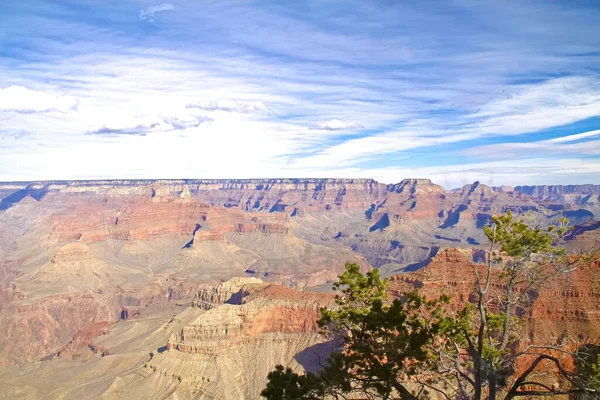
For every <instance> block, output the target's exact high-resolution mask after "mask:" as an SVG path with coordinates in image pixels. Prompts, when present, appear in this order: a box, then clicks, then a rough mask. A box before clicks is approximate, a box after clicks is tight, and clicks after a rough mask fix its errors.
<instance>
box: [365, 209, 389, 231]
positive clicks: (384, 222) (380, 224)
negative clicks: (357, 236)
mask: <svg viewBox="0 0 600 400" xmlns="http://www.w3.org/2000/svg"><path fill="white" fill-rule="evenodd" d="M388 226H390V217H389V216H388V215H387V213H386V214H383V215H382V216H381V218H379V221H377V223H376V224H375V225H373V226H372V227H370V228H369V232H373V231H377V230H379V231H382V230H384V229H385V228H387V227H388Z"/></svg>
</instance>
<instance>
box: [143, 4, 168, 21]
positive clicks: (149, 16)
mask: <svg viewBox="0 0 600 400" xmlns="http://www.w3.org/2000/svg"><path fill="white" fill-rule="evenodd" d="M175 9H176V8H175V6H174V5H173V4H171V3H162V4H157V5H154V6H150V7H148V8H146V9H144V10H140V19H143V20H148V21H154V18H155V17H156V14H157V13H161V12H165V11H173V10H175Z"/></svg>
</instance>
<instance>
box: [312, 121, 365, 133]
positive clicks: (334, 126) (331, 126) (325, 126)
mask: <svg viewBox="0 0 600 400" xmlns="http://www.w3.org/2000/svg"><path fill="white" fill-rule="evenodd" d="M362 128H364V127H363V126H362V125H361V124H359V123H356V122H344V121H341V120H339V119H337V118H334V119H332V120H330V121H326V122H322V123H320V124H318V125H317V127H316V128H315V129H321V130H324V131H348V130H356V129H362Z"/></svg>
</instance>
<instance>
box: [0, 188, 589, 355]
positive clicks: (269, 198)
mask: <svg viewBox="0 0 600 400" xmlns="http://www.w3.org/2000/svg"><path fill="white" fill-rule="evenodd" d="M597 189H598V188H597V187H595V186H589V187H588V186H585V187H581V188H579V187H574V188H571V187H569V188H567V189H564V188H563V189H552V190H550V191H549V193H550V192H552V193H562V195H561V197H560V198H558V200H553V197H552V196H551V195H550V194H544V193H545V192H544V191H541V192H539V190H538V189H535V190H533V189H531V190H529V189H527V190H525V189H522V190H523V191H519V189H518V188H516V189H515V190H511V188H503V189H502V190H501V191H494V190H492V189H491V188H489V187H487V186H485V185H483V184H481V183H478V182H476V183H474V184H472V185H466V186H464V187H462V188H459V189H456V190H452V191H448V190H444V189H443V188H442V187H441V186H439V185H436V184H434V183H432V182H431V181H429V180H427V179H405V180H402V181H400V182H399V183H397V184H393V185H385V184H381V183H378V182H376V181H374V180H370V179H264V180H158V181H150V180H142V181H138V180H114V181H110V180H106V181H72V182H27V183H0V321H3V324H0V353H1V354H0V357H4V359H5V360H8V361H0V362H16V361H18V362H25V361H32V360H36V359H40V358H42V357H45V356H48V355H50V354H54V353H55V352H56V351H58V350H59V349H60V348H62V347H63V346H65V345H67V344H68V343H69V341H71V340H72V338H73V335H74V334H75V333H76V332H78V331H80V330H82V329H85V328H86V327H87V326H88V325H91V324H96V323H102V322H114V321H116V320H119V318H132V317H133V316H135V315H136V314H137V313H139V312H141V311H142V310H143V309H144V307H146V306H147V305H152V304H163V303H164V302H168V301H170V300H172V299H174V298H177V296H188V300H190V301H191V300H192V297H193V295H194V292H193V291H191V289H190V288H198V287H201V286H202V285H207V284H210V285H214V284H218V283H219V282H223V281H226V280H228V279H230V278H232V277H254V278H256V279H260V280H263V281H268V282H272V283H279V284H283V285H286V286H289V287H293V288H299V289H304V288H308V287H312V286H320V285H323V284H325V283H327V282H328V281H332V280H334V279H335V278H336V277H337V275H338V274H339V273H340V272H342V270H343V268H344V263H345V262H346V261H351V262H357V263H359V264H360V265H361V266H362V268H363V270H365V271H366V270H368V269H369V268H372V267H377V268H381V271H382V273H384V274H394V273H396V272H397V271H400V270H403V271H413V270H416V269H419V268H421V267H422V266H423V265H425V264H426V263H427V261H428V260H429V259H430V258H432V257H433V256H435V255H436V254H437V253H438V252H439V251H440V250H443V249H444V248H447V247H459V248H462V249H472V248H477V247H478V246H480V245H483V244H485V240H486V239H485V236H484V235H483V232H482V229H481V227H482V226H483V225H485V224H486V223H487V222H488V221H489V218H490V217H491V216H492V215H494V214H498V213H502V212H505V211H506V210H507V209H512V210H515V211H517V212H518V211H526V210H534V211H536V210H540V209H541V208H542V207H548V208H551V209H553V210H559V209H561V210H564V211H565V214H566V215H567V214H568V213H570V214H568V215H567V216H569V217H571V216H572V217H573V218H575V220H576V221H577V223H582V224H584V225H582V226H581V228H580V230H578V231H577V234H576V236H577V237H578V238H579V239H578V242H577V243H580V244H582V243H588V242H589V243H592V242H594V241H595V240H596V239H594V238H595V237H596V236H597V235H596V234H595V232H596V228H594V227H593V226H592V225H593V223H592V222H590V221H594V220H592V218H593V217H594V216H595V217H596V218H598V217H600V206H599V205H598V204H599V203H598V202H597V193H596V192H594V191H597ZM527 191H529V193H531V195H530V194H527V193H525V192H527ZM538 192H539V193H541V194H539V193H538ZM538 194H539V196H538ZM594 196H596V197H594ZM538 197H539V198H541V199H542V200H540V199H539V198H538ZM553 207H554V208H553ZM585 223H587V225H585ZM590 224H592V225H590ZM590 227H591V228H590ZM588 228H589V229H588ZM584 239H585V240H584ZM573 243H575V242H573ZM183 282H185V284H183ZM64 296H67V297H64ZM205 296H207V297H206V299H199V300H202V301H206V302H209V303H211V302H213V300H214V301H215V302H216V303H218V304H220V303H221V302H223V301H224V299H223V296H224V295H223V294H222V293H221V294H219V293H213V294H209V293H206V294H205ZM65 298H70V299H71V300H70V302H71V304H64V303H65V300H64V299H65ZM197 300H198V299H197ZM225 300H226V299H225ZM67 303H68V302H67ZM71 308H72V309H71ZM16 310H21V312H20V313H17V311H16ZM24 310H27V311H24ZM24 313H26V314H24ZM20 316H21V317H23V318H21V317H20ZM28 321H29V322H28ZM31 321H33V322H31ZM36 330H37V331H39V332H41V333H40V334H35V333H33V332H34V331H36ZM17 339H19V340H17ZM16 343H20V345H16Z"/></svg>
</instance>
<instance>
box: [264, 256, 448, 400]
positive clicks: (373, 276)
mask: <svg viewBox="0 0 600 400" xmlns="http://www.w3.org/2000/svg"><path fill="white" fill-rule="evenodd" d="M387 284H388V281H387V279H382V278H381V277H380V275H379V271H378V270H372V271H369V272H367V273H366V274H365V275H363V274H362V273H361V272H360V267H359V266H358V265H357V264H351V263H347V264H346V270H345V271H344V273H343V274H342V275H340V277H339V281H338V282H336V283H335V284H334V288H335V289H336V290H338V291H340V294H338V295H337V296H336V300H335V305H336V306H335V307H333V308H331V309H327V308H324V309H322V310H321V319H320V320H319V325H320V326H321V327H322V329H323V333H325V334H327V335H329V336H330V337H331V338H332V339H334V340H335V339H336V338H340V337H341V339H342V340H343V343H344V345H343V348H342V350H341V351H340V352H335V353H333V354H332V355H331V356H330V358H329V359H328V361H327V365H326V366H325V367H324V368H323V370H322V371H321V372H320V373H319V374H318V375H312V374H311V375H308V374H307V375H306V376H308V377H309V378H307V380H306V381H303V382H302V383H303V384H304V386H302V387H301V389H298V385H300V384H301V383H300V378H301V377H300V376H298V375H296V374H293V373H291V371H289V372H290V373H289V374H288V373H287V371H286V372H283V370H282V369H281V368H279V369H278V370H276V371H275V372H272V373H271V374H269V386H268V387H267V388H268V389H269V390H270V391H269V392H263V396H265V397H266V395H267V394H269V395H271V396H273V395H272V393H274V394H275V395H286V393H288V392H289V393H292V392H294V393H300V394H299V397H295V398H296V399H313V398H315V397H311V396H315V395H316V396H324V394H325V393H330V394H331V393H351V392H358V393H367V394H369V395H370V396H375V398H389V397H390V396H391V395H392V394H393V393H395V394H397V395H400V396H401V398H407V399H413V398H415V397H414V396H413V395H412V394H411V393H410V391H409V390H408V389H407V388H406V387H405V381H406V380H407V379H408V377H409V376H411V375H414V374H416V373H417V372H419V371H420V370H422V369H423V368H426V369H431V368H434V363H433V358H432V354H433V351H432V349H433V338H434V337H435V336H436V335H438V334H440V333H441V332H442V331H444V330H446V329H448V325H449V321H450V319H448V318H446V317H444V304H446V303H448V302H449V298H448V297H447V296H442V297H440V298H439V299H435V300H426V299H425V298H424V297H423V296H421V295H419V294H418V293H417V292H411V293H407V294H406V295H405V296H404V298H403V299H394V300H393V301H391V302H389V301H387V299H388V295H387V293H386V289H387ZM314 377H317V379H318V380H319V381H320V386H319V384H317V383H315V382H316V381H315V380H314ZM267 398H276V397H267ZM280 398H291V397H280ZM318 398H321V397H318Z"/></svg>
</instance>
